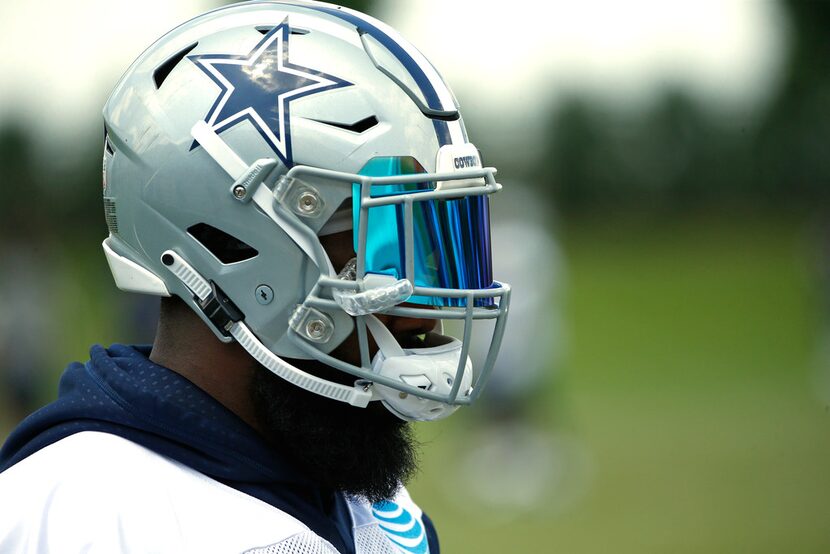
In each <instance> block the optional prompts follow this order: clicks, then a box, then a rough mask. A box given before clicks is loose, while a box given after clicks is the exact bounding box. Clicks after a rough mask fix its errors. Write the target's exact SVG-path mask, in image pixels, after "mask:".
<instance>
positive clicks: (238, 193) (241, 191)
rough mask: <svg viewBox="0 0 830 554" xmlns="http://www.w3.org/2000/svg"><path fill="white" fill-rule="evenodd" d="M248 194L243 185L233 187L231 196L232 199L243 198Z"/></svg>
mask: <svg viewBox="0 0 830 554" xmlns="http://www.w3.org/2000/svg"><path fill="white" fill-rule="evenodd" d="M246 192H248V189H246V188H245V187H244V186H243V185H236V186H235V187H233V196H234V198H245V193H246Z"/></svg>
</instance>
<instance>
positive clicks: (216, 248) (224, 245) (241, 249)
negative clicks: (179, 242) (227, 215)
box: [187, 223, 259, 264]
mask: <svg viewBox="0 0 830 554" xmlns="http://www.w3.org/2000/svg"><path fill="white" fill-rule="evenodd" d="M187 232H188V233H190V236H192V237H193V238H194V239H196V240H197V241H198V242H199V244H201V245H202V246H204V247H205V248H206V249H207V250H208V252H210V253H211V254H213V255H214V256H216V258H217V259H218V260H219V261H220V262H222V263H223V264H232V263H236V262H242V261H245V260H250V259H251V258H254V257H256V256H257V255H258V254H259V252H257V251H256V249H254V248H253V247H251V246H249V245H248V244H245V243H244V242H242V241H241V240H239V239H237V238H236V237H233V236H231V235H229V234H228V233H226V232H224V231H222V230H220V229H217V228H216V227H212V226H210V225H208V224H207V223H197V224H196V225H193V226H191V227H189V228H188V229H187Z"/></svg>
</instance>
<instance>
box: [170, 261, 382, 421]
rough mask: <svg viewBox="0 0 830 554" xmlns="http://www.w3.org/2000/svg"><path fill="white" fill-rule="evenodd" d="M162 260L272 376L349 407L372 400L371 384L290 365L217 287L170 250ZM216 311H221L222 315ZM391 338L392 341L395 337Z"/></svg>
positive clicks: (222, 328) (211, 316)
mask: <svg viewBox="0 0 830 554" xmlns="http://www.w3.org/2000/svg"><path fill="white" fill-rule="evenodd" d="M161 261H162V263H163V264H164V265H165V266H166V267H167V268H168V269H169V270H170V271H171V272H172V273H173V275H175V276H176V277H177V278H178V279H179V280H180V281H181V282H182V283H183V284H184V285H185V286H186V287H187V288H188V289H189V290H190V291H191V292H192V293H193V295H194V296H195V297H196V298H197V299H198V304H199V306H200V308H201V309H202V311H203V312H204V313H205V315H207V316H208V318H209V319H210V321H211V322H213V324H214V325H216V326H217V327H219V330H220V331H221V332H222V333H223V334H225V335H228V334H229V335H230V336H232V337H233V338H234V339H236V341H237V342H238V343H239V344H240V345H241V346H242V348H244V349H245V350H246V351H247V352H248V354H250V355H251V356H253V358H254V359H255V360H257V361H258V362H259V363H260V364H262V365H263V366H265V367H266V368H268V370H269V371H271V372H272V373H274V374H275V375H278V376H279V377H282V378H283V379H285V380H286V381H288V382H289V383H292V384H294V385H296V386H298V387H300V388H302V389H305V390H307V391H309V392H313V393H315V394H319V395H320V396H325V397H326V398H331V399H332V400H339V401H340V402H345V403H347V404H351V405H352V406H357V407H360V408H365V407H366V406H367V405H368V404H369V401H370V400H372V390H371V388H370V387H367V386H364V385H355V386H351V387H350V386H348V385H341V384H340V383H334V382H332V381H326V380H325V379H320V378H319V377H316V376H314V375H311V374H309V373H306V372H305V371H303V370H302V369H299V368H298V367H295V366H293V365H291V364H289V363H288V362H286V361H285V360H283V359H282V358H280V357H279V356H277V355H276V354H274V353H273V352H271V351H270V350H268V348H267V347H266V346H265V345H264V344H262V341H260V340H259V339H258V338H257V336H256V335H255V334H254V333H253V331H251V329H250V327H248V326H247V325H246V324H245V322H244V321H243V319H242V314H241V312H239V310H237V309H236V307H235V306H233V304H232V303H230V301H229V300H228V299H227V297H225V296H224V294H222V293H221V291H220V290H219V288H218V287H216V285H215V284H214V283H212V282H209V281H207V280H206V279H205V278H204V277H202V276H201V275H199V273H198V272H197V271H196V270H195V269H193V267H191V266H190V264H188V263H187V262H186V261H185V260H184V258H182V257H181V256H179V255H178V254H177V253H176V252H174V251H173V250H167V251H165V252H164V253H163V254H162V255H161ZM216 314H221V316H217V315H216ZM377 323H378V324H379V325H381V327H383V324H382V323H380V322H379V321H378V322H377ZM384 328H385V327H384ZM390 337H391V335H390ZM392 340H393V341H394V338H393V339H392Z"/></svg>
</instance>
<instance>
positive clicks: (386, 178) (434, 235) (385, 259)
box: [352, 156, 499, 307]
mask: <svg viewBox="0 0 830 554" xmlns="http://www.w3.org/2000/svg"><path fill="white" fill-rule="evenodd" d="M426 173H427V172H426V170H425V169H424V168H423V166H422V165H421V164H420V163H418V161H417V160H415V159H414V158H412V157H409V156H405V157H379V158H374V159H372V160H370V161H369V162H368V163H367V164H366V165H365V166H364V167H363V169H362V170H361V171H360V173H359V174H360V175H361V176H364V177H371V178H373V179H372V180H371V181H369V182H368V183H367V182H366V181H364V182H363V183H362V184H361V183H354V184H353V185H352V188H353V194H352V205H353V209H352V213H353V229H357V230H358V232H357V233H355V234H354V249H355V252H358V254H359V255H358V260H360V259H361V258H362V259H363V264H364V265H363V268H362V269H363V272H364V274H379V275H388V276H391V277H394V278H395V279H409V280H410V281H412V282H413V284H414V286H415V287H416V289H418V288H422V289H423V288H429V289H445V290H455V291H459V290H482V289H490V288H498V286H499V285H498V284H497V283H494V282H493V264H492V256H491V250H490V208H489V198H488V197H487V196H486V195H485V194H481V195H474V196H459V195H462V194H464V193H466V192H468V191H467V190H466V189H467V187H464V188H459V187H451V188H448V189H444V190H441V185H442V184H446V183H452V181H443V182H437V181H406V182H394V181H395V178H396V177H402V176H410V178H411V177H413V176H414V177H417V176H418V175H419V174H426ZM468 180H469V179H468ZM476 181H481V184H480V185H478V186H477V187H474V188H482V186H484V187H486V185H485V184H484V181H483V179H480V178H479V179H477V180H476ZM474 182H475V181H474ZM381 183H384V184H381ZM385 183H389V184H385ZM475 184H478V183H475ZM453 190H454V191H456V192H455V194H454V195H453V194H450V195H449V196H447V195H446V192H447V191H453ZM361 251H363V252H365V255H364V256H360V252H361ZM408 301H409V302H410V303H413V304H423V305H430V306H455V307H461V306H464V305H465V303H466V299H465V298H463V297H461V298H459V297H452V296H441V295H440V294H438V295H419V294H417V292H416V294H414V295H413V296H411V297H410V298H409V299H408ZM474 302H475V304H474V305H475V306H480V307H484V306H491V305H493V298H492V297H480V298H477V299H475V301H474Z"/></svg>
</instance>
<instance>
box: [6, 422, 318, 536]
mask: <svg viewBox="0 0 830 554" xmlns="http://www.w3.org/2000/svg"><path fill="white" fill-rule="evenodd" d="M0 521H4V522H10V523H11V525H7V526H4V528H5V529H6V530H0V551H2V552H7V551H13V552H57V551H60V552H76V551H77V552H80V551H84V552H125V551H127V552H151V551H152V552H207V551H211V552H213V551H223V552H242V551H245V550H249V549H251V548H252V547H255V546H257V545H262V544H273V543H277V542H279V541H281V540H284V539H286V538H289V537H292V536H294V535H298V534H303V533H305V532H306V531H307V527H306V526H305V525H303V524H302V523H300V522H299V521H297V520H296V519H294V518H292V517H291V516H289V515H288V514H285V513H284V512H281V511H279V510H277V509H276V508H273V507H272V506H269V505H268V504H265V503H264V502H261V501H259V500H257V499H255V498H253V497H250V496H248V495H245V494H243V493H241V492H239V491H237V490H234V489H232V488H230V487H227V486H225V485H223V484H221V483H218V482H217V481H214V480H212V479H210V478H208V477H206V476H204V475H202V474H200V473H198V472H196V471H194V470H192V469H190V468H188V467H186V466H183V465H181V464H178V463H176V462H173V461H171V460H169V459H167V458H164V457H163V456H160V455H158V454H156V453H155V452H152V451H150V450H148V449H146V448H144V447H141V446H139V445H137V444H135V443H132V442H130V441H128V440H126V439H123V438H121V437H117V436H115V435H110V434H107V433H98V432H89V431H88V432H83V433H78V434H75V435H72V436H70V437H67V438H65V439H63V440H60V441H58V442H56V443H54V444H52V445H50V446H48V447H46V448H44V449H43V450H40V451H39V452H36V453H35V454H32V455H31V456H30V457H28V458H26V459H25V460H23V461H21V462H20V463H18V464H16V465H14V466H12V467H11V468H9V469H8V470H6V471H5V472H3V473H2V474H0Z"/></svg>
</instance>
